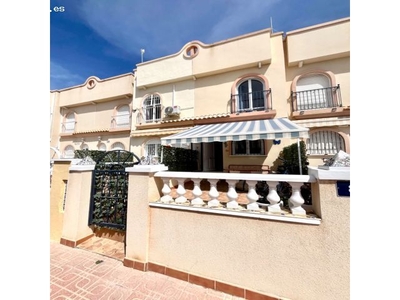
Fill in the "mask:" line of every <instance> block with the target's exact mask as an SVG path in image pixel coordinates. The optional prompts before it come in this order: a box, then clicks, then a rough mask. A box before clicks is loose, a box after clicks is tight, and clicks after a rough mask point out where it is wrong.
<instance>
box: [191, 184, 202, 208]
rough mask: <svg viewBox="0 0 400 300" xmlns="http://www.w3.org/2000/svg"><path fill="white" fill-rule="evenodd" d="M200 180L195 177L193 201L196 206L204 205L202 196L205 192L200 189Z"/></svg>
mask: <svg viewBox="0 0 400 300" xmlns="http://www.w3.org/2000/svg"><path fill="white" fill-rule="evenodd" d="M200 181H201V179H193V183H194V188H193V191H192V193H193V196H194V198H193V199H192V201H191V203H192V205H194V206H202V205H203V204H204V201H203V199H201V198H200V196H201V195H202V194H203V192H202V191H201V189H200Z"/></svg>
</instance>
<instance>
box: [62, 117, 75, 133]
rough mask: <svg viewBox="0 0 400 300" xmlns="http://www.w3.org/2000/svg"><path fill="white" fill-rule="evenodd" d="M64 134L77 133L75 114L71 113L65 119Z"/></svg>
mask: <svg viewBox="0 0 400 300" xmlns="http://www.w3.org/2000/svg"><path fill="white" fill-rule="evenodd" d="M63 129H64V130H63V132H65V133H69V132H71V133H72V132H74V131H75V113H69V114H68V115H67V116H66V117H65V121H64V124H63Z"/></svg>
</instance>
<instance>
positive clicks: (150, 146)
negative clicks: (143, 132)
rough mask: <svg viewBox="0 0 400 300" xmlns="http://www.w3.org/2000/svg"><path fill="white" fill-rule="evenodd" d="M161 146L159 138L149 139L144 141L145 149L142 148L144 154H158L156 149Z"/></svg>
mask: <svg viewBox="0 0 400 300" xmlns="http://www.w3.org/2000/svg"><path fill="white" fill-rule="evenodd" d="M160 147H161V141H160V139H153V140H149V141H147V143H146V146H145V149H144V152H145V153H144V155H145V156H155V155H157V156H158V150H159V149H160Z"/></svg>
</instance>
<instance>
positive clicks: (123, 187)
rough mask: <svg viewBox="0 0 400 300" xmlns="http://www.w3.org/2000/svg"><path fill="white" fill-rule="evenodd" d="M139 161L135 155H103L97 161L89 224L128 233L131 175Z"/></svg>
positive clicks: (126, 153)
mask: <svg viewBox="0 0 400 300" xmlns="http://www.w3.org/2000/svg"><path fill="white" fill-rule="evenodd" d="M139 162H140V159H139V158H138V157H137V156H136V155H135V154H134V153H132V152H128V151H124V150H114V151H107V152H104V155H103V154H102V155H100V156H99V157H98V158H97V160H96V167H95V169H94V170H93V176H92V192H91V197H90V210H89V225H96V226H99V227H106V228H116V229H120V230H125V227H126V212H127V200H128V173H127V172H125V168H126V167H132V166H133V165H136V164H138V163H139Z"/></svg>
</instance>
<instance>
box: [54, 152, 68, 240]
mask: <svg viewBox="0 0 400 300" xmlns="http://www.w3.org/2000/svg"><path fill="white" fill-rule="evenodd" d="M70 163H71V162H70V161H69V160H65V161H55V162H54V165H53V176H52V179H51V187H50V240H52V241H59V240H60V238H61V232H62V226H63V220H64V210H63V203H64V192H65V181H68V174H69V171H68V170H69V167H70Z"/></svg>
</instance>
